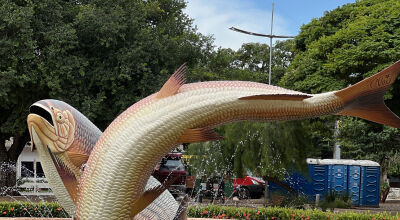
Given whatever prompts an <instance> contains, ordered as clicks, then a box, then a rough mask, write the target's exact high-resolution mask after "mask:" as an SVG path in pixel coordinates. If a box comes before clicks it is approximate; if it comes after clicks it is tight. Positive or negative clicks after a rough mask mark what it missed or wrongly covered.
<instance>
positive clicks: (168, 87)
mask: <svg viewBox="0 0 400 220" xmlns="http://www.w3.org/2000/svg"><path fill="white" fill-rule="evenodd" d="M185 74H186V64H183V65H182V66H180V67H179V68H178V69H177V70H176V71H175V73H174V74H172V76H171V77H170V78H169V79H168V81H167V82H165V84H164V85H163V87H162V88H161V89H160V91H159V92H158V93H157V95H156V97H155V98H157V99H163V98H166V97H169V96H172V95H175V94H176V93H177V92H178V90H179V88H180V87H181V86H182V85H183V84H185V80H186V78H185Z"/></svg>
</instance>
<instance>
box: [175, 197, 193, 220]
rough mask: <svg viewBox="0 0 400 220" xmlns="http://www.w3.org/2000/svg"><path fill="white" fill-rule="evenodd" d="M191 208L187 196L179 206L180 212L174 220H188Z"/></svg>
mask: <svg viewBox="0 0 400 220" xmlns="http://www.w3.org/2000/svg"><path fill="white" fill-rule="evenodd" d="M188 206H189V196H188V195H186V196H185V197H184V198H183V199H182V202H181V204H180V205H179V208H178V211H177V212H176V215H175V217H174V220H186V219H187V207H188Z"/></svg>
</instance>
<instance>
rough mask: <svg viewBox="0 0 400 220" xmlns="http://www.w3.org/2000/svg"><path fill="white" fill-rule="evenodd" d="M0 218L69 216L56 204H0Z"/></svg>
mask: <svg viewBox="0 0 400 220" xmlns="http://www.w3.org/2000/svg"><path fill="white" fill-rule="evenodd" d="M0 217H51V218H67V217H69V216H68V214H67V213H66V212H65V211H64V210H63V208H62V207H61V206H60V205H59V204H58V203H56V202H40V203H30V202H0Z"/></svg>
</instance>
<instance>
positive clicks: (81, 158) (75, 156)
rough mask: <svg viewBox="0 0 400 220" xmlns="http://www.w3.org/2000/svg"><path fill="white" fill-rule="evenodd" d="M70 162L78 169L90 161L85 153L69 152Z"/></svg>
mask: <svg viewBox="0 0 400 220" xmlns="http://www.w3.org/2000/svg"><path fill="white" fill-rule="evenodd" d="M67 155H68V158H69V160H70V161H71V162H72V164H74V165H75V166H77V167H81V166H82V164H84V163H86V162H87V161H88V159H89V155H87V154H83V153H76V152H70V151H67Z"/></svg>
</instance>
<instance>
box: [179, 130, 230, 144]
mask: <svg viewBox="0 0 400 220" xmlns="http://www.w3.org/2000/svg"><path fill="white" fill-rule="evenodd" d="M222 138H223V137H222V136H221V135H219V134H218V133H217V132H215V130H214V129H213V128H210V127H204V128H191V129H187V130H186V131H185V133H183V134H182V136H181V137H180V138H179V139H178V143H196V142H205V141H213V140H219V139H222Z"/></svg>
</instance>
